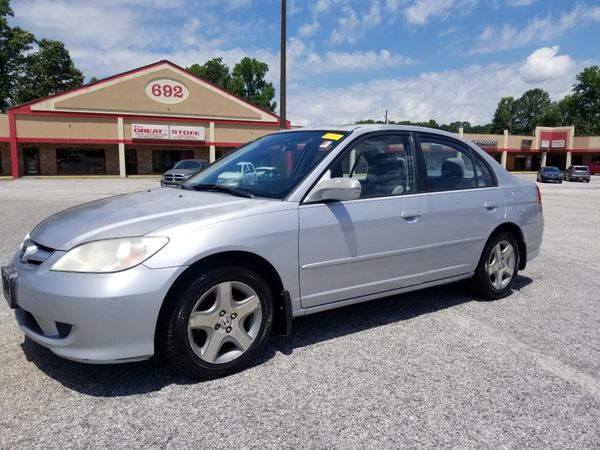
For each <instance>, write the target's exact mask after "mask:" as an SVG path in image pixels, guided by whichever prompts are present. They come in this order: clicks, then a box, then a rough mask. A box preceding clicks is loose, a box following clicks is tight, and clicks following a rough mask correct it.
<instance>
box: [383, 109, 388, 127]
mask: <svg viewBox="0 0 600 450" xmlns="http://www.w3.org/2000/svg"><path fill="white" fill-rule="evenodd" d="M387 113H388V110H387V109H386V110H385V122H384V123H385V124H386V125H387V123H388V121H387Z"/></svg>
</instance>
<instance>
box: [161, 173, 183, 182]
mask: <svg viewBox="0 0 600 450" xmlns="http://www.w3.org/2000/svg"><path fill="white" fill-rule="evenodd" d="M164 179H165V181H170V182H175V183H181V182H183V181H185V176H184V175H180V174H175V175H169V174H167V175H165V176H164Z"/></svg>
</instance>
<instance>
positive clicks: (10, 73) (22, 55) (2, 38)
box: [0, 0, 35, 112]
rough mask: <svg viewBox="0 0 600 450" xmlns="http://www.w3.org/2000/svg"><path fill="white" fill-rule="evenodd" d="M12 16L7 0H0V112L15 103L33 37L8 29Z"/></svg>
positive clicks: (24, 32)
mask: <svg viewBox="0 0 600 450" xmlns="http://www.w3.org/2000/svg"><path fill="white" fill-rule="evenodd" d="M12 16H13V10H12V9H11V7H10V2H9V0H0V111H2V112H4V111H6V109H7V108H9V107H10V106H12V105H13V104H14V102H15V100H14V99H15V95H16V89H17V84H18V80H20V79H21V78H22V77H23V75H24V70H23V68H24V66H25V61H26V55H27V53H28V52H29V51H30V50H31V48H32V46H33V44H34V42H35V37H34V36H33V34H31V33H29V32H27V31H25V30H22V29H21V28H19V27H14V28H13V27H10V26H9V24H8V18H9V17H12Z"/></svg>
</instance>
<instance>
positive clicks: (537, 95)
mask: <svg viewBox="0 0 600 450" xmlns="http://www.w3.org/2000/svg"><path fill="white" fill-rule="evenodd" d="M551 104H552V101H551V100H550V94H548V93H547V92H546V91H544V90H543V89H539V88H536V89H530V90H528V91H526V92H525V93H524V94H523V95H522V96H521V97H520V98H519V99H518V100H517V101H516V104H515V129H514V132H515V133H516V134H527V135H531V134H533V131H534V130H535V127H536V126H538V125H541V124H542V120H543V118H544V115H545V114H546V112H547V111H548V109H549V108H550V106H551Z"/></svg>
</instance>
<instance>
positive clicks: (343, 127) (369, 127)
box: [286, 123, 457, 137]
mask: <svg viewBox="0 0 600 450" xmlns="http://www.w3.org/2000/svg"><path fill="white" fill-rule="evenodd" d="M332 130H338V131H361V132H369V131H386V130H389V131H420V132H426V133H436V134H444V135H448V136H453V137H456V136H457V135H456V134H455V133H449V132H447V131H443V130H439V129H437V128H428V127H416V126H414V125H397V124H371V123H369V124H362V123H360V124H358V123H355V124H337V125H335V124H333V125H319V126H309V127H298V128H292V129H290V130H286V131H332Z"/></svg>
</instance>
